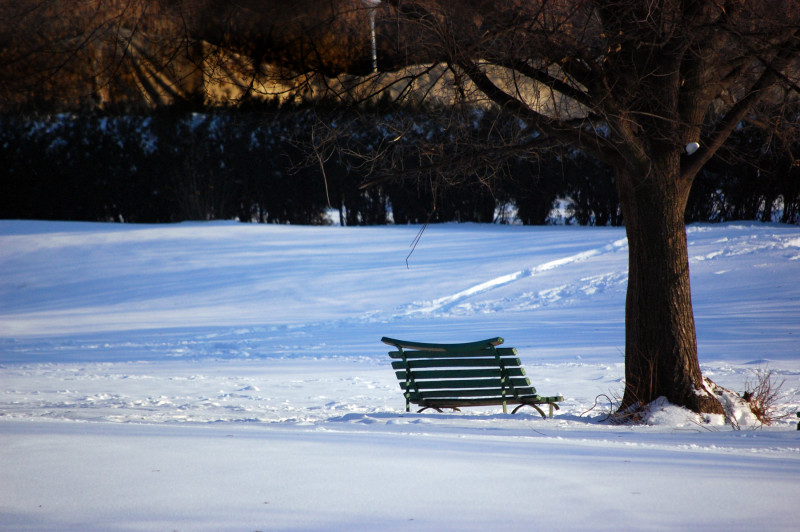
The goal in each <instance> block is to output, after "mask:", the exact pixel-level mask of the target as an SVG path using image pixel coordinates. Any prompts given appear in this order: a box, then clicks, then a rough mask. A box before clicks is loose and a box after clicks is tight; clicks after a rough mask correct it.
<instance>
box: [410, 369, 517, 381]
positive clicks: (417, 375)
mask: <svg viewBox="0 0 800 532" xmlns="http://www.w3.org/2000/svg"><path fill="white" fill-rule="evenodd" d="M507 373H508V376H509V377H524V376H525V375H526V374H525V369H524V368H508V370H507ZM395 375H397V378H398V379H399V380H401V381H405V380H406V372H405V369H403V370H399V371H395ZM500 375H501V373H500V368H485V369H484V368H480V369H478V368H475V369H432V370H427V371H426V370H423V369H421V370H415V371H413V376H414V379H416V380H418V381H419V380H424V379H472V378H482V377H500Z"/></svg>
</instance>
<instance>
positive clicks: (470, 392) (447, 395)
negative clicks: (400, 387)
mask: <svg viewBox="0 0 800 532" xmlns="http://www.w3.org/2000/svg"><path fill="white" fill-rule="evenodd" d="M408 393H409V398H410V399H411V401H413V402H415V403H416V402H419V401H422V402H424V401H426V400H428V399H452V400H457V399H458V398H459V397H483V398H489V397H494V398H496V399H501V398H502V397H503V390H502V389H501V388H479V389H473V388H470V389H467V390H423V391H421V392H419V393H418V392H415V391H409V392H408ZM517 396H518V397H520V398H522V397H526V396H527V397H535V396H536V390H535V389H534V388H533V387H530V388H519V389H517ZM505 397H506V398H507V399H508V400H512V399H514V398H515V396H514V394H513V393H511V391H509V390H508V389H507V390H506V395H505Z"/></svg>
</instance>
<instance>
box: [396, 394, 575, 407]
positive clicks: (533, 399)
mask: <svg viewBox="0 0 800 532" xmlns="http://www.w3.org/2000/svg"><path fill="white" fill-rule="evenodd" d="M563 400H564V398H563V397H561V396H560V395H559V396H555V397H541V396H538V395H532V396H528V397H521V398H520V399H517V398H515V397H513V396H512V397H508V398H507V399H506V403H507V404H510V405H525V404H536V405H546V404H548V403H556V402H559V401H563ZM412 402H413V403H414V404H417V405H419V406H432V407H437V408H458V407H461V406H494V405H500V404H503V401H502V399H496V398H488V397H483V398H469V399H449V398H442V399H423V400H416V401H415V400H412ZM556 407H558V405H556Z"/></svg>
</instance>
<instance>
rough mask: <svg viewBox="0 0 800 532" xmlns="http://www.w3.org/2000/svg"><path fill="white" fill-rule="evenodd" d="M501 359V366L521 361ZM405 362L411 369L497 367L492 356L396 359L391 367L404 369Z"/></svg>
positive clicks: (519, 364) (510, 358)
mask: <svg viewBox="0 0 800 532" xmlns="http://www.w3.org/2000/svg"><path fill="white" fill-rule="evenodd" d="M501 360H502V361H503V366H505V367H507V368H511V367H515V366H517V367H518V366H521V365H522V364H521V362H520V361H519V359H518V358H512V357H504V358H502V359H501ZM406 364H408V367H410V368H411V369H412V370H414V369H418V368H496V367H497V360H496V359H494V358H453V359H447V360H441V359H435V360H409V361H408V362H403V361H402V360H398V361H395V362H392V368H394V369H406Z"/></svg>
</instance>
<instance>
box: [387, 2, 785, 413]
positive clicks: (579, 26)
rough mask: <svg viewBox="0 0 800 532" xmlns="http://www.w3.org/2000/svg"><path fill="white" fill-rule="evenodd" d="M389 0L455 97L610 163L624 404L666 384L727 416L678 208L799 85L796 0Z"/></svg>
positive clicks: (697, 405) (666, 389) (667, 391)
mask: <svg viewBox="0 0 800 532" xmlns="http://www.w3.org/2000/svg"><path fill="white" fill-rule="evenodd" d="M386 4H389V5H390V6H392V8H393V9H394V16H396V17H399V18H400V19H402V20H403V21H404V22H405V24H407V25H408V26H409V27H413V28H415V32H416V34H417V35H418V36H419V39H420V41H421V42H424V44H425V47H426V49H427V50H428V53H430V54H431V55H432V56H433V57H434V58H435V59H437V60H439V61H443V62H445V63H446V64H447V65H448V67H449V69H450V70H451V71H452V73H453V76H454V79H456V80H458V81H457V82H458V83H459V84H460V90H461V93H462V94H467V95H471V97H473V98H482V99H484V100H488V101H489V102H491V103H492V104H494V105H496V106H497V107H499V108H501V109H503V110H504V111H505V112H508V113H512V114H513V115H515V116H516V117H518V118H519V119H521V120H522V121H523V122H524V123H526V124H528V125H529V126H531V128H533V129H535V130H537V131H541V132H544V133H545V134H546V138H549V139H556V140H558V141H559V142H561V143H564V144H567V145H571V146H574V147H576V148H579V149H581V150H582V151H584V152H586V153H588V154H591V155H592V156H594V157H595V158H597V159H599V160H601V161H604V162H605V163H607V164H608V165H610V166H611V167H612V168H613V169H614V172H615V178H616V185H617V191H618V194H619V199H620V202H621V205H622V210H623V214H624V217H625V225H626V231H627V236H628V244H629V268H628V273H629V279H628V292H627V301H626V313H625V315H626V318H625V330H626V335H625V340H626V345H625V382H626V387H625V393H624V397H623V400H622V405H621V409H623V410H624V409H628V408H631V407H636V406H640V405H643V404H645V403H649V402H650V401H653V400H654V399H656V398H658V397H659V396H664V397H666V398H667V399H668V400H669V401H671V402H672V403H674V404H678V405H682V406H686V407H687V408H689V409H691V410H693V411H695V412H709V413H722V411H723V410H722V406H721V404H720V402H719V401H718V400H717V398H716V397H715V393H714V385H713V383H711V382H710V381H708V380H707V379H704V378H703V376H702V374H701V371H700V366H699V362H698V353H697V340H696V334H695V323H694V316H693V311H692V300H691V290H690V283H689V258H688V250H687V238H686V230H685V226H684V210H685V206H686V203H687V199H688V196H689V191H690V189H691V186H692V182H693V179H694V177H695V176H696V175H697V173H698V171H699V170H700V169H701V168H702V166H703V165H704V164H705V163H706V162H707V161H708V160H709V159H710V158H711V157H712V156H713V155H714V153H715V152H716V151H717V150H719V149H720V147H721V146H722V145H723V144H724V143H725V141H726V139H727V138H728V136H729V135H730V134H731V132H733V131H734V129H735V128H737V126H738V125H739V124H740V123H742V121H745V120H747V119H748V117H749V116H750V113H751V112H752V110H753V109H754V108H755V106H756V105H757V104H758V103H759V102H760V101H762V100H763V99H764V98H767V97H774V96H775V95H776V93H778V92H779V91H780V90H781V89H782V88H783V87H786V88H791V89H794V90H796V89H797V82H796V81H795V80H796V79H797V68H796V67H797V64H796V59H797V57H798V53H799V52H800V6H799V5H798V4H797V3H795V2H791V1H788V0H695V1H687V0H655V1H654V0H646V1H644V0H643V1H637V0H619V1H613V0H607V1H601V0H596V1H589V0H538V1H532V2H522V1H520V2H507V3H504V4H501V5H499V6H498V3H497V2H485V1H480V0H476V1H472V2H444V1H440V2H436V1H433V2H431V1H428V2H417V1H413V0H386ZM540 138H543V137H534V136H532V137H530V140H531V142H533V141H534V140H536V139H540ZM520 147H521V148H523V147H525V144H524V143H521V144H520Z"/></svg>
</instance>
